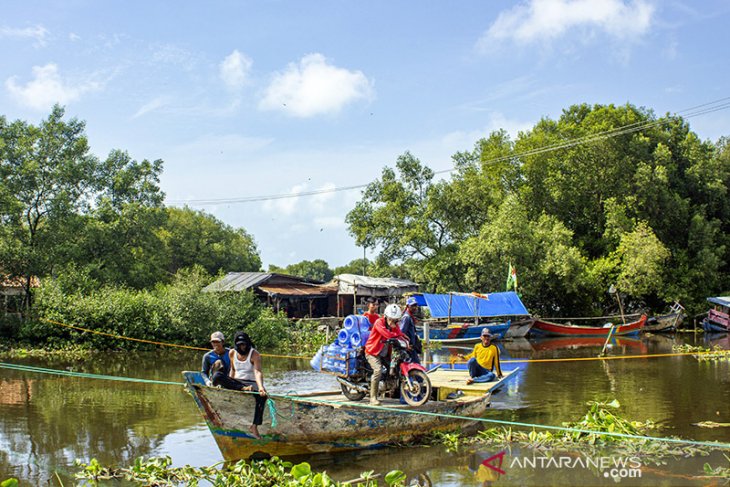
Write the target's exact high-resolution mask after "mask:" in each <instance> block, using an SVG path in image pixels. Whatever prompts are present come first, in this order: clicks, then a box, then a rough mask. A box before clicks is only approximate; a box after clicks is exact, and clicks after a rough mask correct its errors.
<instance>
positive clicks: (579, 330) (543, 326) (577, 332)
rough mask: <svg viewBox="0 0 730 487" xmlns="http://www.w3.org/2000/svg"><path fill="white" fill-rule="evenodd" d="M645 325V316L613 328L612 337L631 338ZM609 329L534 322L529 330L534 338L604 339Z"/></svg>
mask: <svg viewBox="0 0 730 487" xmlns="http://www.w3.org/2000/svg"><path fill="white" fill-rule="evenodd" d="M645 324H646V316H645V315H642V317H641V318H640V319H639V320H638V321H635V322H633V323H627V324H625V325H619V326H617V327H615V331H614V333H613V336H631V335H637V334H638V333H639V332H640V331H641V330H642V329H643V328H644V325H645ZM610 331H611V328H610V327H609V328H598V327H594V326H575V325H563V324H560V323H552V322H550V321H542V320H535V323H534V324H533V325H532V329H531V330H530V334H531V335H535V336H563V337H570V336H572V337H603V338H606V337H607V336H608V334H609V332H610Z"/></svg>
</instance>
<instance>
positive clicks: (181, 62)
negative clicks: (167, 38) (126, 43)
mask: <svg viewBox="0 0 730 487" xmlns="http://www.w3.org/2000/svg"><path fill="white" fill-rule="evenodd" d="M120 41H121V40H120V39H118V38H116V36H115V38H114V39H113V40H112V42H116V43H118V42H120ZM150 49H151V51H152V54H151V56H150V60H151V62H152V63H153V64H160V63H162V64H170V65H173V66H180V67H181V68H183V69H184V70H186V71H192V70H193V69H195V67H196V65H197V64H198V62H199V58H200V56H199V55H198V54H196V53H194V52H191V51H188V50H186V49H183V48H181V47H178V46H176V45H174V44H154V45H152V46H150Z"/></svg>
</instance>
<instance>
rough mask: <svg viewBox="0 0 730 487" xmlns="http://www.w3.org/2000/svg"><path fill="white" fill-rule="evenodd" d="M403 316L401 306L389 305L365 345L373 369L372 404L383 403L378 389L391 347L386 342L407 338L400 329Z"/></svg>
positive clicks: (371, 384)
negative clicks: (399, 325)
mask: <svg viewBox="0 0 730 487" xmlns="http://www.w3.org/2000/svg"><path fill="white" fill-rule="evenodd" d="M401 316H403V311H401V309H400V306H398V305H397V304H389V305H388V307H387V308H385V316H383V317H382V318H380V319H378V321H376V322H375V324H374V325H373V328H372V329H371V330H370V336H369V337H368V341H367V343H366V344H365V359H366V360H367V361H368V364H369V365H370V368H372V369H373V375H372V377H371V378H370V404H372V405H373V406H379V405H380V404H381V402H380V401H379V400H378V387H379V385H380V378H381V376H382V375H383V371H382V367H383V361H384V360H385V359H386V358H387V357H388V352H389V348H390V346H389V345H388V346H386V345H385V342H386V340H389V339H391V338H398V337H402V336H405V335H403V332H402V331H401V330H400V328H398V320H399V319H400V317H401Z"/></svg>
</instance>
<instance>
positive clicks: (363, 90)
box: [259, 53, 374, 118]
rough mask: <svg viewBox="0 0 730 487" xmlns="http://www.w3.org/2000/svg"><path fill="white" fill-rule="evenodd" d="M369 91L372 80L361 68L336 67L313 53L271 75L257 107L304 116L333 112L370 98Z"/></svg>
mask: <svg viewBox="0 0 730 487" xmlns="http://www.w3.org/2000/svg"><path fill="white" fill-rule="evenodd" d="M373 93H374V90H373V82H372V81H370V80H368V78H367V77H366V76H365V74H363V72H362V71H349V70H347V69H344V68H338V67H336V66H333V65H331V64H328V63H327V59H325V57H324V56H323V55H322V54H318V53H315V54H308V55H306V56H304V57H303V58H302V59H301V60H300V61H299V63H298V64H296V63H291V64H289V66H288V67H287V69H286V71H284V72H283V73H277V74H276V75H274V79H273V80H272V82H271V84H270V85H269V86H268V87H267V88H266V91H265V93H264V97H263V99H262V100H261V102H260V103H259V108H261V109H263V110H281V111H283V112H285V113H289V114H291V115H293V116H295V117H302V118H306V117H311V116H315V115H321V114H328V113H336V112H338V111H339V110H340V109H342V108H343V107H344V106H345V105H347V104H348V103H352V102H354V101H357V100H361V99H370V98H372V96H373Z"/></svg>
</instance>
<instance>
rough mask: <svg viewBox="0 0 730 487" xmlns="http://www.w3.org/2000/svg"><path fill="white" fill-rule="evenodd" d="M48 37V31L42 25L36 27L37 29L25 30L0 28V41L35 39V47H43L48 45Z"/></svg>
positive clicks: (26, 28) (28, 28) (27, 28)
mask: <svg viewBox="0 0 730 487" xmlns="http://www.w3.org/2000/svg"><path fill="white" fill-rule="evenodd" d="M47 35H48V30H46V28H45V27H43V26H42V25H36V26H35V27H25V28H23V29H18V28H13V27H6V26H2V27H0V39H1V38H5V37H9V38H18V39H34V40H35V45H36V46H37V47H43V46H45V45H46V36H47Z"/></svg>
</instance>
